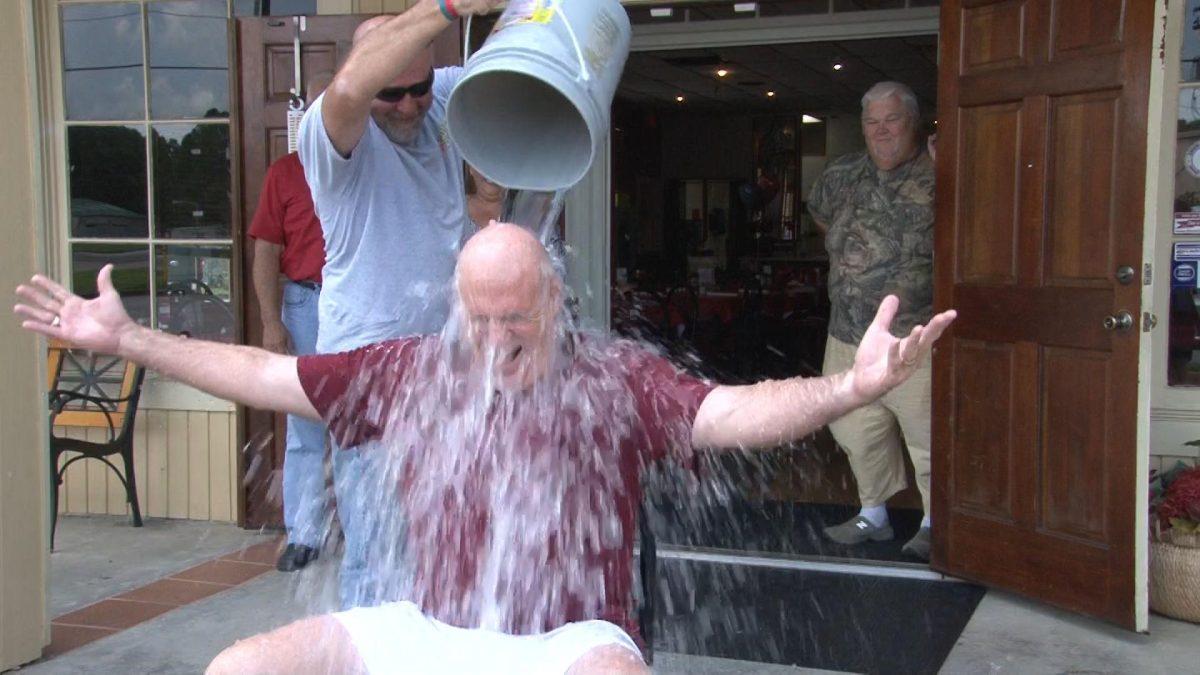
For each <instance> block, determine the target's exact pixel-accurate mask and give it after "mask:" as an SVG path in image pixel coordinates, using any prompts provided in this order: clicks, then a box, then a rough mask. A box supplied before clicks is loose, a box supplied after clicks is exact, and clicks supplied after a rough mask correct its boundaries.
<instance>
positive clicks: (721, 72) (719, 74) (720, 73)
mask: <svg viewBox="0 0 1200 675" xmlns="http://www.w3.org/2000/svg"><path fill="white" fill-rule="evenodd" d="M728 74H729V71H728V70H726V69H725V68H717V77H725V76H726V75H728Z"/></svg>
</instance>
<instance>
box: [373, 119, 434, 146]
mask: <svg viewBox="0 0 1200 675" xmlns="http://www.w3.org/2000/svg"><path fill="white" fill-rule="evenodd" d="M375 121H376V122H377V123H378V124H379V128H380V129H382V130H383V135H385V136H387V137H388V140H390V141H391V142H393V143H395V144H396V145H412V144H413V142H414V141H416V140H417V136H418V135H419V134H420V133H421V123H422V122H424V121H425V116H424V115H421V116H420V117H418V118H417V119H415V120H413V121H411V122H405V121H400V120H396V119H393V118H390V117H387V116H380V117H377V118H376V119H375Z"/></svg>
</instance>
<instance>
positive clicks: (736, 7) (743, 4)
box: [733, 2, 758, 12]
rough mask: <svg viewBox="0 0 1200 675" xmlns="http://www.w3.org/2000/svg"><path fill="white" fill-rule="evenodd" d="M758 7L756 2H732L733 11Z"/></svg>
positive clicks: (744, 10) (743, 10)
mask: <svg viewBox="0 0 1200 675" xmlns="http://www.w3.org/2000/svg"><path fill="white" fill-rule="evenodd" d="M757 9H758V3H757V2H735V3H733V11H735V12H753V11H755V10H757Z"/></svg>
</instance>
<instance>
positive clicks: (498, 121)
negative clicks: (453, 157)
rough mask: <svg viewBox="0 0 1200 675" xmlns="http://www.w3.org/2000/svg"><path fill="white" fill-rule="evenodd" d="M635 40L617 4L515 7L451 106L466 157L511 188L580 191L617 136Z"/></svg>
mask: <svg viewBox="0 0 1200 675" xmlns="http://www.w3.org/2000/svg"><path fill="white" fill-rule="evenodd" d="M629 35H630V30H629V17H628V16H627V15H626V14H625V9H624V8H623V7H621V5H620V4H619V3H618V2H617V0H511V1H510V2H509V3H508V7H507V9H505V10H504V14H502V15H501V16H500V19H499V20H498V21H497V22H496V28H495V29H494V30H493V32H492V34H491V35H490V36H489V37H488V39H487V40H486V41H485V42H484V44H483V47H481V48H480V49H479V51H478V52H476V53H475V54H474V55H473V56H471V58H470V59H468V60H467V63H466V69H465V72H464V73H463V76H462V78H461V79H460V80H459V82H458V84H457V86H455V88H454V91H453V92H451V94H450V100H449V102H448V103H447V111H446V119H447V124H448V126H449V131H450V136H451V138H453V139H454V142H455V144H456V145H457V146H458V149H459V151H460V152H462V155H463V157H464V158H466V160H467V161H468V162H470V163H471V165H472V166H474V167H475V168H476V169H478V170H479V172H480V173H482V174H483V175H484V176H487V177H488V179H490V180H492V181H494V182H496V183H498V184H500V185H503V186H505V187H508V188H513V189H518V190H541V191H550V190H559V189H564V188H568V187H570V186H572V185H574V184H575V183H577V182H579V180H580V179H581V178H583V176H584V174H586V173H587V171H588V168H589V167H591V165H592V160H593V159H594V158H595V156H596V153H597V152H598V150H599V149H600V147H601V143H603V141H604V137H605V135H606V134H608V119H609V110H610V108H611V107H612V99H613V94H614V93H615V92H616V90H617V83H618V82H619V81H620V79H621V71H622V69H624V67H625V59H626V57H627V56H628V55H629Z"/></svg>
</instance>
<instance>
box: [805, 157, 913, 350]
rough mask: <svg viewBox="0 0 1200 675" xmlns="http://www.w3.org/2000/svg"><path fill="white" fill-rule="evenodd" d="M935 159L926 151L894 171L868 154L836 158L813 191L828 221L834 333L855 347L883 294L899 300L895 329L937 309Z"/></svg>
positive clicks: (820, 216) (817, 213)
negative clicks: (879, 166) (884, 168)
mask: <svg viewBox="0 0 1200 675" xmlns="http://www.w3.org/2000/svg"><path fill="white" fill-rule="evenodd" d="M933 179H934V171H933V161H932V160H931V159H930V157H929V155H928V154H927V153H925V152H921V153H920V154H918V155H917V156H916V157H915V158H913V159H911V160H909V161H908V162H906V163H904V164H902V165H900V166H898V167H896V168H895V169H892V170H891V171H881V170H879V169H878V168H876V166H875V164H874V163H873V162H872V161H871V158H870V156H868V155H867V153H866V152H861V153H854V154H850V155H845V156H844V157H839V158H838V159H837V160H835V161H833V162H832V163H830V164H829V166H827V167H826V168H825V171H824V173H822V174H821V177H820V178H819V179H817V182H816V184H814V185H813V188H812V192H811V194H809V197H808V210H809V212H810V213H812V215H813V217H814V218H816V219H817V220H819V221H821V222H822V223H824V224H826V225H827V226H828V227H829V230H828V232H826V235H825V248H826V250H827V251H828V252H829V301H830V305H831V314H830V317H829V334H830V335H832V336H833V337H835V338H837V339H839V340H841V341H843V342H846V343H848V344H852V345H856V344H858V342H859V341H860V340H862V337H863V334H864V333H866V331H867V327H868V326H870V325H871V320H872V319H874V318H875V311H876V309H878V307H879V303H880V302H882V301H883V298H884V296H886V295H888V294H895V295H897V296H899V298H900V310H899V312H898V313H897V314H896V318H895V320H894V321H893V322H892V333H893V334H894V335H897V336H901V337H902V336H904V335H907V334H908V332H909V331H910V330H912V327H913V326H914V325H916V324H918V323H925V322H926V321H928V320H929V318H930V317H931V316H932V314H933Z"/></svg>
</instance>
